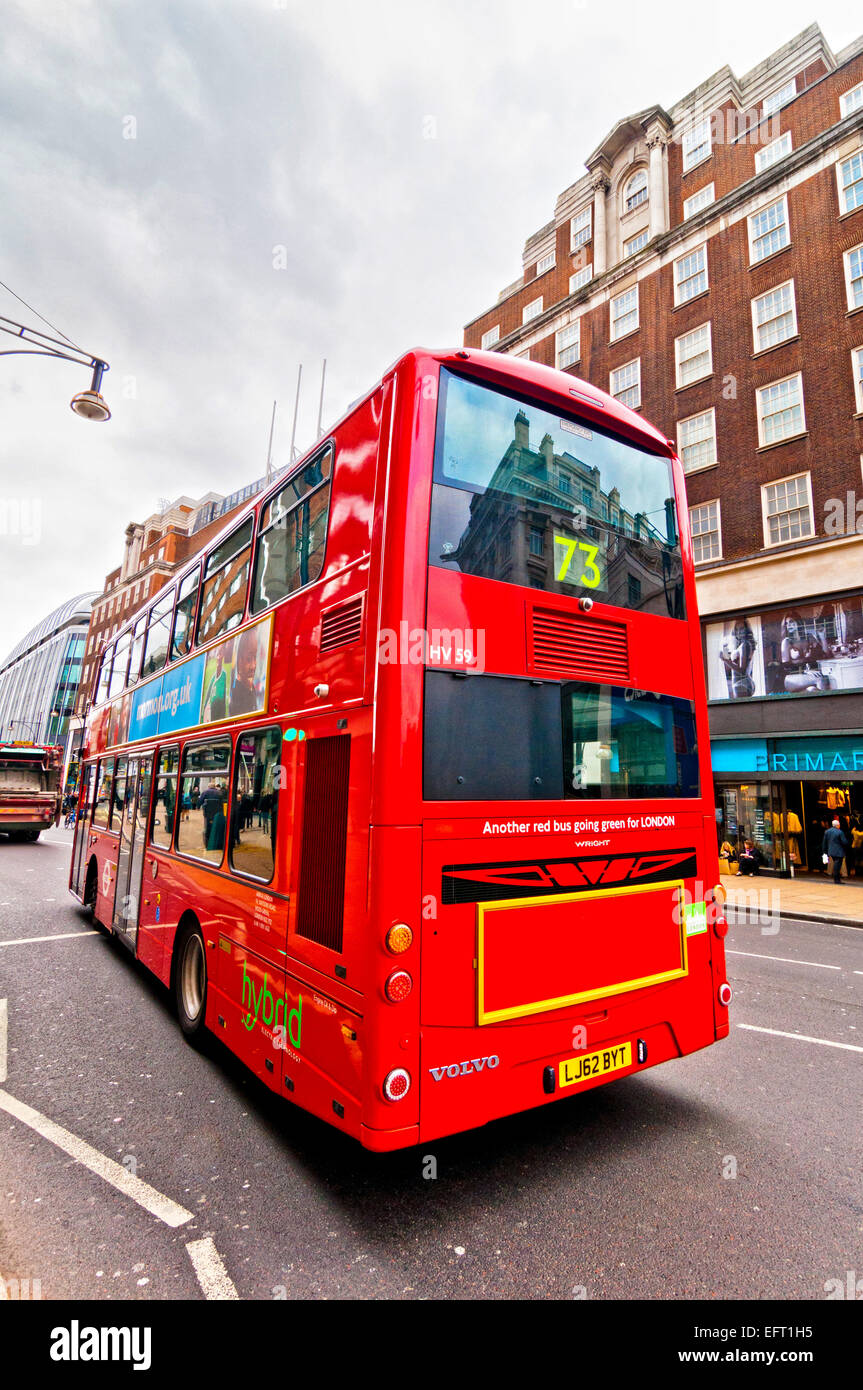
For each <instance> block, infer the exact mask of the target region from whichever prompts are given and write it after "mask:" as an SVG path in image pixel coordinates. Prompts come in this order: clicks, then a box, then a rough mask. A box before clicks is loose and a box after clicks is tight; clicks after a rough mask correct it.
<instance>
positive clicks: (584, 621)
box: [530, 608, 629, 685]
mask: <svg viewBox="0 0 863 1390" xmlns="http://www.w3.org/2000/svg"><path fill="white" fill-rule="evenodd" d="M531 617H532V623H531V643H530V655H531V663H532V668H533V670H535V671H543V672H545V671H547V672H549V673H552V672H553V673H554V674H555V675H567V676H575V677H583V678H585V679H587V680H591V681H608V683H609V684H610V685H623V684H626V683H627V682H628V680H629V646H628V643H627V635H626V624H625V623H611V622H608V621H606V619H604V618H582V617H581V616H580V615H579V614H577V613H562V612H560V611H559V610H556V609H551V608H534V610H533V613H532V614H531Z"/></svg>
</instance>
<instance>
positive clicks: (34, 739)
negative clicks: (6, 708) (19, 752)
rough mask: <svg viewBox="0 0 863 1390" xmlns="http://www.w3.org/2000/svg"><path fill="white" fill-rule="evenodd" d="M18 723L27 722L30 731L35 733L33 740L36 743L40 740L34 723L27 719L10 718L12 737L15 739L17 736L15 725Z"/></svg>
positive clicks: (10, 733)
mask: <svg viewBox="0 0 863 1390" xmlns="http://www.w3.org/2000/svg"><path fill="white" fill-rule="evenodd" d="M16 724H26V725H27V728H28V729H29V730H30V733H31V734H32V735H33V742H34V743H38V741H39V740H38V739H37V737H36V730H35V729H34V728H33V725H32V724H31V723H29V721H28V720H26V719H10V720H9V735H10V737H11V738H13V739H14V737H15V725H16Z"/></svg>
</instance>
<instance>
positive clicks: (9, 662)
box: [0, 592, 99, 747]
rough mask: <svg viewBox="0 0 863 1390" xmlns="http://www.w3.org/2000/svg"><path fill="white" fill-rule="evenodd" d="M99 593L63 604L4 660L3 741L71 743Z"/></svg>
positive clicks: (0, 688) (0, 681) (0, 672)
mask: <svg viewBox="0 0 863 1390" xmlns="http://www.w3.org/2000/svg"><path fill="white" fill-rule="evenodd" d="M98 596H99V595H98V593H96V592H93V593H86V594H77V595H76V596H75V598H72V599H69V600H68V601H67V602H66V603H64V604H61V606H60V607H59V608H56V609H55V610H54V612H53V613H49V614H48V616H47V617H46V618H43V620H42V622H41V623H38V624H37V625H36V627H34V628H32V629H31V631H30V632H28V633H27V636H26V637H24V638H22V640H21V641H20V642H19V643H18V644H17V646H15V647H14V648H13V649H12V651H11V652H10V653H9V655H8V656H7V657H6V660H5V661H4V662H3V663H2V664H0V740H6V739H9V740H11V739H32V740H33V741H34V742H36V743H54V744H62V745H63V746H64V747H67V745H68V738H69V721H70V717H71V715H72V711H73V710H74V707H75V696H76V695H77V693H78V685H79V683H80V680H81V663H82V659H83V656H84V646H85V643H86V640H87V629H88V626H89V623H90V611H91V609H92V606H93V600H94V599H95V598H98Z"/></svg>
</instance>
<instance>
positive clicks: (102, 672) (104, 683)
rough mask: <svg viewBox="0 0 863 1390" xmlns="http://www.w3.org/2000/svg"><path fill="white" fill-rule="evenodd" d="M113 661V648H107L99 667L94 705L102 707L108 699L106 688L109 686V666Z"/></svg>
mask: <svg viewBox="0 0 863 1390" xmlns="http://www.w3.org/2000/svg"><path fill="white" fill-rule="evenodd" d="M113 660H114V648H113V647H108V649H107V651H106V652H105V654H104V656H103V657H102V665H101V666H100V667H99V685H98V687H97V689H96V704H97V705H103V704H104V703H105V701H106V700H107V698H108V687H109V686H110V684H111V664H112V662H113Z"/></svg>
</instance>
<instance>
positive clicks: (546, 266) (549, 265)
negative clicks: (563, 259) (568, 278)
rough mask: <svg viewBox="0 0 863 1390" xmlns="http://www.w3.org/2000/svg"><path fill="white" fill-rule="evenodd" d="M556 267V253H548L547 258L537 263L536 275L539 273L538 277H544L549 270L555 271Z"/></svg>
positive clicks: (544, 257)
mask: <svg viewBox="0 0 863 1390" xmlns="http://www.w3.org/2000/svg"><path fill="white" fill-rule="evenodd" d="M554 266H555V256H554V252H553V251H550V252H549V253H548V255H547V256H543V258H542V260H541V261H537V263H536V273H537V275H544V274H545V272H546V271H547V270H554Z"/></svg>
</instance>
